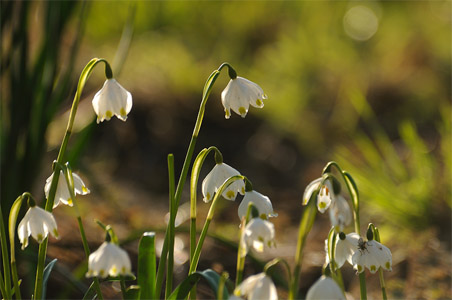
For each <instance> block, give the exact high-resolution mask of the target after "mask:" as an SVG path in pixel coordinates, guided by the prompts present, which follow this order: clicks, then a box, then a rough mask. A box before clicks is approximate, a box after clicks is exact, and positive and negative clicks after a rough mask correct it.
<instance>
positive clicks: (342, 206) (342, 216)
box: [329, 195, 352, 231]
mask: <svg viewBox="0 0 452 300" xmlns="http://www.w3.org/2000/svg"><path fill="white" fill-rule="evenodd" d="M329 213H330V220H331V225H332V226H335V227H336V226H338V227H339V230H340V231H342V230H343V229H344V227H345V226H348V225H350V223H351V222H352V211H351V210H350V206H349V205H348V202H347V200H345V198H344V197H343V196H342V195H336V196H335V201H333V202H332V203H331V206H330V209H329Z"/></svg>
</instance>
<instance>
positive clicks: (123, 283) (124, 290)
mask: <svg viewBox="0 0 452 300" xmlns="http://www.w3.org/2000/svg"><path fill="white" fill-rule="evenodd" d="M119 282H120V285H121V293H122V299H127V286H126V281H125V280H124V276H122V275H121V276H120V279H119Z"/></svg>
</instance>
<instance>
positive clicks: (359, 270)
mask: <svg viewBox="0 0 452 300" xmlns="http://www.w3.org/2000/svg"><path fill="white" fill-rule="evenodd" d="M362 271H363V267H362V266H361V265H358V272H359V273H361V272H362Z"/></svg>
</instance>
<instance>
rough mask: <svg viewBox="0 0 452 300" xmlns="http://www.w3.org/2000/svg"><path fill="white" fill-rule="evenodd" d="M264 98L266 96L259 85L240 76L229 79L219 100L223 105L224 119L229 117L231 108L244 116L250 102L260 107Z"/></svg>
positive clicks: (262, 105)
mask: <svg viewBox="0 0 452 300" xmlns="http://www.w3.org/2000/svg"><path fill="white" fill-rule="evenodd" d="M265 99H267V96H266V95H265V94H264V91H263V90H262V88H261V87H260V86H258V85H257V84H256V83H254V82H252V81H249V80H248V79H245V78H243V77H240V76H239V77H236V78H234V79H231V80H230V81H229V83H228V85H227V86H226V88H225V89H224V90H223V92H222V93H221V102H222V103H223V106H224V112H225V118H226V119H229V118H230V117H231V109H232V110H233V111H234V112H235V113H236V114H238V115H240V116H242V118H244V117H245V116H246V114H247V112H248V109H249V106H250V104H251V106H254V107H258V108H262V107H264V102H263V100H265Z"/></svg>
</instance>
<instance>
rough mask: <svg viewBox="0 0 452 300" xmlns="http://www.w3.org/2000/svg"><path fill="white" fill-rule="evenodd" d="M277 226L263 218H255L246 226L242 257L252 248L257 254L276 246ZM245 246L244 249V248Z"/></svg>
mask: <svg viewBox="0 0 452 300" xmlns="http://www.w3.org/2000/svg"><path fill="white" fill-rule="evenodd" d="M274 239H275V226H274V225H273V224H272V223H271V222H269V221H266V220H262V219H261V218H254V219H251V221H250V222H249V223H248V224H246V226H245V234H244V237H243V241H242V247H241V248H242V249H244V252H243V253H241V255H242V256H243V255H245V254H246V253H248V251H249V248H250V247H252V248H253V249H254V250H256V251H257V252H263V251H264V249H265V248H267V247H272V246H273V245H274V244H275V241H274ZM243 246H244V247H243Z"/></svg>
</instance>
